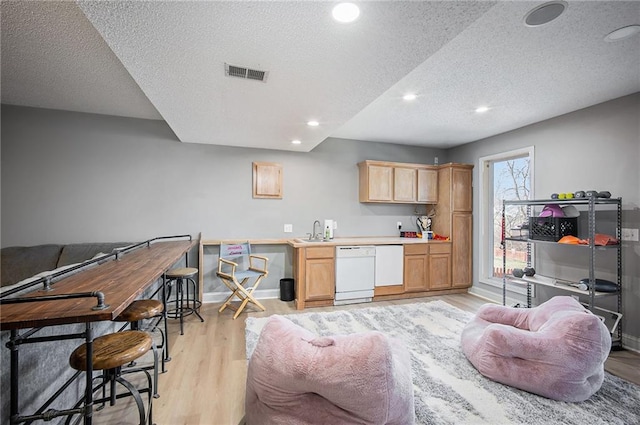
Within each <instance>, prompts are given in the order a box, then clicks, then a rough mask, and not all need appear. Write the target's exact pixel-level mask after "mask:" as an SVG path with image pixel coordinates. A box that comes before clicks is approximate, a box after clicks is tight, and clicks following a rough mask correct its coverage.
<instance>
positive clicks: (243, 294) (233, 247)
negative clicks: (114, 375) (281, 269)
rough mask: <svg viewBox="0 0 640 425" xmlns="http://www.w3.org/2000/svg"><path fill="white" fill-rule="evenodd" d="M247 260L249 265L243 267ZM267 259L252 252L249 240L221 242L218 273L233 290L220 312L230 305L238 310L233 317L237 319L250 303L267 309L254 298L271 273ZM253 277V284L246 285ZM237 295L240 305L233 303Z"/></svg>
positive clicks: (263, 309)
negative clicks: (255, 292) (237, 242)
mask: <svg viewBox="0 0 640 425" xmlns="http://www.w3.org/2000/svg"><path fill="white" fill-rule="evenodd" d="M247 261H248V263H249V267H248V268H246V269H242V267H244V266H245V265H246V263H247ZM267 261H269V259H268V258H267V257H262V256H259V255H253V254H251V245H250V244H249V242H244V243H239V244H225V243H221V244H220V258H218V271H217V272H216V275H217V276H218V277H219V278H220V279H221V280H222V282H223V283H224V284H225V285H227V287H228V288H229V289H230V290H231V295H229V297H228V298H227V299H226V300H225V302H224V303H223V304H222V307H220V309H219V310H218V313H222V312H223V311H224V309H225V308H227V307H229V308H231V309H232V310H235V311H236V313H235V314H234V315H233V318H234V319H236V318H237V317H238V316H239V315H240V313H242V310H243V309H244V308H245V307H246V305H247V304H248V303H252V304H254V305H255V306H256V307H258V308H259V309H261V310H262V311H265V310H266V309H265V308H264V306H263V305H262V304H260V302H259V301H258V300H256V299H255V298H254V296H253V292H254V291H255V290H256V288H257V287H258V285H260V282H261V281H262V279H263V278H264V277H265V276H266V275H267V274H269V272H268V271H267ZM260 262H261V263H260ZM260 266H262V267H260ZM238 269H240V270H238ZM253 279H255V282H254V283H253V286H246V285H247V284H248V283H249V282H250V281H251V280H253ZM236 297H237V298H238V299H239V301H240V305H239V306H238V307H236V306H235V305H233V304H232V302H233V301H236V300H235V298H236Z"/></svg>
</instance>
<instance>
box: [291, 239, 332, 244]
mask: <svg viewBox="0 0 640 425" xmlns="http://www.w3.org/2000/svg"><path fill="white" fill-rule="evenodd" d="M294 241H295V242H299V243H323V242H328V241H325V240H323V239H311V240H309V239H303V238H295V239H294Z"/></svg>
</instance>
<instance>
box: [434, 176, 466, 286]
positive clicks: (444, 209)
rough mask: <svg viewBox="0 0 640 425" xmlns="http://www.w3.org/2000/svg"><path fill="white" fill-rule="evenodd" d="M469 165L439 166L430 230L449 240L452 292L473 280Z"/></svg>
mask: <svg viewBox="0 0 640 425" xmlns="http://www.w3.org/2000/svg"><path fill="white" fill-rule="evenodd" d="M472 172H473V165H469V164H443V165H441V166H440V169H439V170H438V203H437V205H436V207H435V211H436V214H435V217H434V218H433V223H432V226H431V227H432V229H433V231H434V232H435V233H437V234H439V235H443V236H449V237H450V239H451V249H452V252H451V258H452V262H451V281H452V287H453V288H468V287H470V286H471V284H472V283H473V282H472V276H473V263H472V261H473V260H472V258H473V213H472V210H473V185H472Z"/></svg>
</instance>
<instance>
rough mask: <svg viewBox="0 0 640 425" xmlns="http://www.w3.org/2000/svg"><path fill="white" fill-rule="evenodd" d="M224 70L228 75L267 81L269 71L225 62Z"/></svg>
mask: <svg viewBox="0 0 640 425" xmlns="http://www.w3.org/2000/svg"><path fill="white" fill-rule="evenodd" d="M224 72H225V74H226V75H227V76H228V77H239V78H245V79H247V80H257V81H262V82H265V81H266V80H267V74H268V72H267V71H258V70H256V69H250V68H245V67H242V66H235V65H229V64H228V63H225V64H224Z"/></svg>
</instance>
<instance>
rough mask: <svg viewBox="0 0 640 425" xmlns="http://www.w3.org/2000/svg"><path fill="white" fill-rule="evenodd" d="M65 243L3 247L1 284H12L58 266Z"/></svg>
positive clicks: (0, 255)
mask: <svg viewBox="0 0 640 425" xmlns="http://www.w3.org/2000/svg"><path fill="white" fill-rule="evenodd" d="M62 247H63V245H53V244H49V245H37V246H12V247H8V248H2V252H1V254H0V257H1V259H2V260H1V266H2V269H1V274H2V284H1V285H0V286H7V285H12V284H14V283H16V282H19V281H21V280H24V279H26V278H29V277H31V276H33V275H35V274H38V273H40V272H42V271H45V270H53V269H55V268H56V267H57V264H58V258H59V257H60V252H61V251H62Z"/></svg>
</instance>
